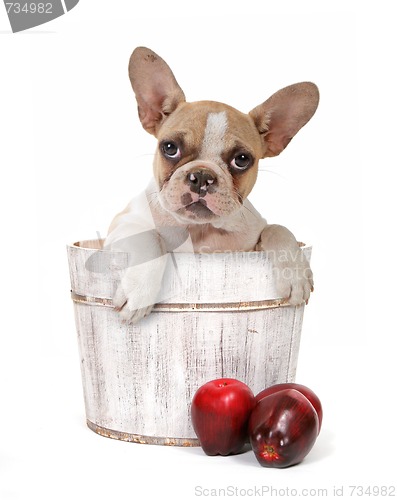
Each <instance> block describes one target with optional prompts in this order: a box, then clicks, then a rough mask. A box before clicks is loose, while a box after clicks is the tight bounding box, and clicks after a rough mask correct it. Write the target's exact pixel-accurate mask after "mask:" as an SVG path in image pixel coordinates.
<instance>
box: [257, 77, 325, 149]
mask: <svg viewBox="0 0 397 500" xmlns="http://www.w3.org/2000/svg"><path fill="white" fill-rule="evenodd" d="M318 101H319V92H318V88H317V86H316V85H314V83H310V82H304V83H296V84H295V85H290V86H289V87H285V88H283V89H281V90H279V91H278V92H276V93H275V94H273V95H272V96H271V97H269V99H268V100H267V101H265V102H264V103H262V104H260V105H259V106H257V107H256V108H254V109H253V110H252V111H251V112H250V113H249V115H250V116H251V117H252V118H253V120H254V122H255V125H256V127H257V129H258V130H259V133H260V134H261V137H262V140H263V146H264V156H263V158H266V157H269V156H277V155H279V154H280V153H281V151H283V150H284V149H285V148H286V147H287V145H288V143H289V142H290V140H291V139H292V138H293V137H294V135H295V134H296V133H297V132H298V131H299V130H300V129H301V128H302V127H303V126H304V125H305V124H306V123H307V122H308V121H309V120H310V118H311V117H312V116H313V115H314V112H315V111H316V109H317V106H318Z"/></svg>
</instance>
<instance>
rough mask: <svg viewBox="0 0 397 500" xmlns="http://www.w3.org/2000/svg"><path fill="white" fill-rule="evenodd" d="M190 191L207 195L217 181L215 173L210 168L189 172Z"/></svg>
mask: <svg viewBox="0 0 397 500" xmlns="http://www.w3.org/2000/svg"><path fill="white" fill-rule="evenodd" d="M187 181H188V184H189V186H190V191H192V192H193V193H197V194H199V195H201V196H205V195H206V194H207V192H208V190H209V189H210V188H211V186H213V185H214V184H215V183H216V177H215V174H213V173H212V172H211V171H209V170H197V171H195V172H190V173H188V174H187Z"/></svg>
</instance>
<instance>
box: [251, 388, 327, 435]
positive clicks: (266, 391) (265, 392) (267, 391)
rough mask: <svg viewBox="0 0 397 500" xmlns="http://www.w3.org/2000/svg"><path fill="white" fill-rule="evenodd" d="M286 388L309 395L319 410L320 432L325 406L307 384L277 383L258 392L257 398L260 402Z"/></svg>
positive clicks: (315, 407)
mask: <svg viewBox="0 0 397 500" xmlns="http://www.w3.org/2000/svg"><path fill="white" fill-rule="evenodd" d="M284 389H295V390H297V391H299V392H301V393H302V394H303V395H304V396H306V397H307V399H308V400H309V401H310V402H311V404H312V405H313V406H314V409H315V410H316V412H317V416H318V432H320V429H321V424H322V421H323V408H322V406H321V401H320V400H319V398H318V397H317V395H316V394H315V393H314V392H313V391H312V390H311V389H309V388H308V387H306V386H305V385H301V384H294V383H292V382H291V383H285V384H275V385H272V386H270V387H268V388H267V389H264V390H263V391H261V392H260V393H259V394H257V395H256V396H255V400H256V401H257V402H258V401H260V400H261V399H263V398H265V397H266V396H270V395H271V394H274V393H275V392H279V391H282V390H284Z"/></svg>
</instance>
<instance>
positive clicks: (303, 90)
mask: <svg viewBox="0 0 397 500" xmlns="http://www.w3.org/2000/svg"><path fill="white" fill-rule="evenodd" d="M129 75H130V80H131V84H132V88H133V90H134V92H135V96H136V100H137V103H138V113H139V118H140V120H141V123H142V126H143V127H144V129H145V130H146V131H148V132H149V133H151V134H153V135H154V136H155V137H156V138H157V140H158V147H157V150H156V154H155V160H154V176H155V179H156V181H157V184H158V188H159V201H160V203H161V205H162V207H163V208H164V209H165V210H167V211H168V212H170V213H172V215H173V216H174V217H175V218H176V219H177V220H179V221H181V222H183V223H187V224H192V223H198V224H206V223H212V224H213V223H215V221H216V220H218V221H219V220H222V219H224V218H227V217H229V216H231V215H233V214H234V213H236V212H237V211H238V210H239V209H240V208H241V206H242V203H243V201H244V199H245V198H246V197H247V196H248V194H249V193H250V191H251V189H252V188H253V186H254V184H255V181H256V177H257V172H258V162H259V160H260V159H261V158H265V157H269V156H276V155H278V154H279V153H281V151H283V149H284V148H285V147H286V146H287V145H288V143H289V142H290V140H291V139H292V137H294V135H295V134H296V133H297V132H298V131H299V129H300V128H302V127H303V126H304V125H305V124H306V123H307V122H308V121H309V120H310V118H311V117H312V116H313V114H314V112H315V111H316V108H317V105H318V100H319V94H318V89H317V87H316V86H315V85H314V84H313V83H309V82H305V83H298V84H295V85H291V86H289V87H286V88H284V89H282V90H279V91H278V92H276V93H275V94H274V95H272V96H271V97H270V98H269V99H268V100H267V101H265V102H264V103H262V104H260V105H259V106H257V107H256V108H254V109H253V110H252V111H250V113H248V114H245V113H241V112H240V111H238V110H237V109H234V108H232V107H231V106H228V105H226V104H223V103H219V102H214V101H199V102H192V103H189V102H186V99H185V95H184V93H183V91H182V89H181V88H180V86H179V85H178V83H177V81H176V79H175V77H174V75H173V73H172V71H171V69H170V68H169V67H168V65H167V64H166V62H165V61H164V60H163V59H161V57H159V56H158V55H157V54H155V53H154V52H153V51H151V50H150V49H147V48H145V47H139V48H137V49H135V51H134V52H133V54H132V55H131V58H130V64H129Z"/></svg>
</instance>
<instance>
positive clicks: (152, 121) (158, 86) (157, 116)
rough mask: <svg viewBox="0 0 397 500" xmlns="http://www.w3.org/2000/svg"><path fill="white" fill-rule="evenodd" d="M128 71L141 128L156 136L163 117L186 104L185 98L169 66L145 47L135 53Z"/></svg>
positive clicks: (137, 49) (139, 48)
mask: <svg viewBox="0 0 397 500" xmlns="http://www.w3.org/2000/svg"><path fill="white" fill-rule="evenodd" d="M128 72H129V76H130V80H131V85H132V88H133V90H134V92H135V97H136V100H137V103H138V114H139V119H140V120H141V123H142V126H143V128H144V129H145V130H146V131H147V132H149V133H151V134H153V135H156V133H157V131H158V129H159V127H160V125H161V124H162V123H163V121H164V120H165V119H166V117H167V116H168V115H170V114H171V113H172V112H173V111H174V110H175V109H176V107H177V106H178V104H179V103H181V102H184V101H185V95H184V93H183V91H182V89H181V88H180V87H179V85H178V82H177V81H176V79H175V77H174V75H173V73H172V71H171V69H170V68H169V66H168V64H167V63H166V62H165V61H164V60H163V59H161V57H160V56H158V55H157V54H156V53H154V52H153V51H152V50H150V49H147V48H146V47H138V48H136V49H135V50H134V52H133V53H132V55H131V57H130V63H129V66H128Z"/></svg>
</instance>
